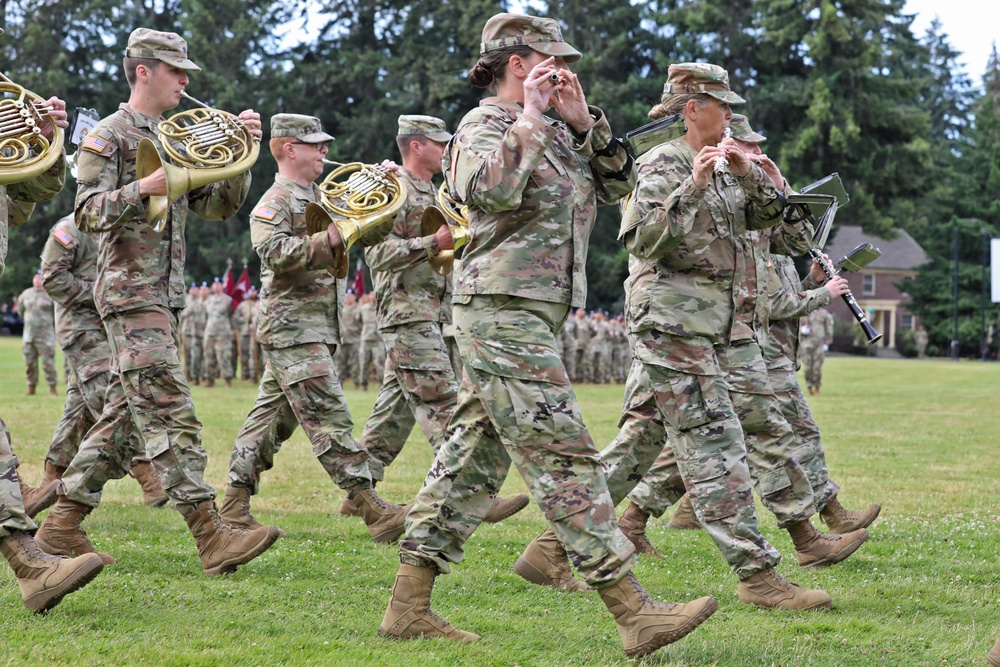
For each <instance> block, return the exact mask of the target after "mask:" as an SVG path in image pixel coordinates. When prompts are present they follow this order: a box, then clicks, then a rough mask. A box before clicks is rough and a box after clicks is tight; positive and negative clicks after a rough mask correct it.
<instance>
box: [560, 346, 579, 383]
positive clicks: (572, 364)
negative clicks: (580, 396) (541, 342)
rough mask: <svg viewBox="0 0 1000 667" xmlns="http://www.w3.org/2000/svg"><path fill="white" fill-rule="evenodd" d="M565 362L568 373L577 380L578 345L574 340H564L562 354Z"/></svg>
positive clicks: (572, 378)
mask: <svg viewBox="0 0 1000 667" xmlns="http://www.w3.org/2000/svg"><path fill="white" fill-rule="evenodd" d="M562 360H563V364H564V365H565V366H566V375H567V376H569V378H570V379H571V380H573V381H576V377H577V375H576V345H575V344H573V343H572V341H570V340H567V341H564V342H563V354H562Z"/></svg>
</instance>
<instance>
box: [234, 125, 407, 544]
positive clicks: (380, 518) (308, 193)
mask: <svg viewBox="0 0 1000 667" xmlns="http://www.w3.org/2000/svg"><path fill="white" fill-rule="evenodd" d="M332 140H333V137H332V136H330V135H329V134H327V133H326V132H324V131H323V127H322V125H321V124H320V121H319V119H318V118H315V117H313V116H304V115H300V114H277V115H275V116H272V117H271V140H270V150H271V154H272V155H273V156H274V159H275V161H276V162H277V163H278V173H277V175H276V176H275V179H274V183H273V184H272V185H271V187H270V188H269V189H268V190H267V192H265V193H264V196H263V197H262V198H261V200H260V202H258V204H257V206H256V207H254V209H253V213H252V214H251V217H250V239H251V241H252V242H253V246H254V250H255V251H256V253H257V254H258V255H259V256H260V261H261V304H260V321H259V326H258V329H257V333H258V335H259V336H260V342H261V345H262V347H263V350H264V357H265V360H266V364H265V365H264V374H263V376H262V377H261V380H260V386H259V388H258V390H257V398H256V399H255V400H254V405H253V408H252V409H251V410H250V413H249V414H248V415H247V418H246V420H245V421H244V422H243V427H242V428H241V429H240V432H239V434H238V435H237V436H236V442H235V443H234V445H233V452H232V455H231V456H230V459H229V486H228V487H227V488H226V500H225V503H224V504H223V506H222V512H221V515H222V518H223V519H224V520H225V521H226V522H227V523H229V524H232V525H235V526H241V527H244V528H248V529H255V528H257V527H259V526H260V524H259V523H258V522H257V519H256V518H254V516H253V515H252V514H251V513H250V497H251V496H252V495H254V494H256V493H257V491H258V488H259V486H260V476H261V473H263V472H264V471H265V470H269V469H270V468H271V467H272V466H273V465H274V456H275V454H276V453H277V452H278V450H279V449H280V448H281V445H282V443H283V442H285V441H286V440H287V439H288V438H290V437H291V436H292V433H294V432H295V429H296V427H298V426H299V425H301V426H302V429H303V430H304V431H305V432H306V436H307V437H308V438H309V442H310V443H311V445H312V451H313V455H314V456H315V457H316V459H317V460H318V461H319V463H320V464H321V465H322V466H323V470H325V471H326V473H327V475H329V476H330V479H331V481H333V483H334V484H336V485H337V486H338V487H340V488H341V489H343V490H345V491H347V494H348V498H349V499H350V500H351V501H352V503H353V504H354V506H355V507H357V509H358V513H359V514H360V515H361V517H362V519H363V520H364V522H365V524H366V526H367V527H368V533H369V535H371V537H372V539H373V540H374V541H375V542H391V541H392V540H395V539H396V538H397V537H399V534H400V533H401V532H403V519H404V518H405V515H406V508H405V507H402V506H399V505H390V504H389V503H387V502H385V501H384V500H383V499H382V498H381V497H380V496H379V495H378V494H377V493H376V492H375V489H374V476H373V474H372V468H373V467H374V465H375V462H374V459H373V458H372V456H371V454H370V453H369V452H368V451H367V450H366V449H365V448H364V447H362V446H360V445H359V444H358V442H357V441H356V440H355V439H354V436H353V435H352V431H353V428H354V424H353V422H352V421H351V414H350V411H349V410H348V407H347V400H346V399H345V398H344V392H343V388H342V386H341V384H340V380H339V378H338V377H337V369H336V366H335V365H334V362H333V353H334V350H335V348H336V346H337V345H338V344H339V343H340V335H341V333H340V324H339V322H338V316H339V310H340V308H339V305H338V302H339V300H340V299H341V298H342V295H343V294H344V292H343V291H342V287H343V281H341V280H337V279H336V278H334V276H333V275H331V274H330V272H329V271H328V269H330V268H332V267H333V266H334V265H335V261H336V257H335V254H334V253H335V251H336V250H337V249H338V248H341V247H343V243H344V241H343V240H342V239H341V236H340V233H339V232H338V230H337V226H336V225H335V224H333V223H331V224H330V225H329V226H328V227H327V229H324V230H322V231H319V232H316V233H313V234H309V233H308V229H307V227H306V221H305V210H306V206H307V205H308V204H310V203H316V202H319V201H320V198H321V196H322V195H321V194H320V191H319V188H318V187H317V185H316V183H315V181H316V179H317V178H319V177H320V176H321V175H322V173H323V158H324V157H325V156H326V152H327V143H328V142H329V141H332Z"/></svg>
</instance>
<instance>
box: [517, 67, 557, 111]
mask: <svg viewBox="0 0 1000 667" xmlns="http://www.w3.org/2000/svg"><path fill="white" fill-rule="evenodd" d="M555 62H556V59H555V58H546V59H545V60H543V61H542V62H540V63H538V64H537V65H535V66H534V67H532V68H531V71H530V72H528V76H527V77H526V78H525V79H524V84H523V86H524V115H525V116H534V117H541V115H542V114H543V113H545V112H546V111H547V110H548V108H549V107H550V106H552V98H553V97H555V92H556V90H557V88H556V86H554V85H553V84H552V82H551V81H550V80H549V77H550V76H551V75H552V74H553V73H555V71H556V68H555V66H554V65H555Z"/></svg>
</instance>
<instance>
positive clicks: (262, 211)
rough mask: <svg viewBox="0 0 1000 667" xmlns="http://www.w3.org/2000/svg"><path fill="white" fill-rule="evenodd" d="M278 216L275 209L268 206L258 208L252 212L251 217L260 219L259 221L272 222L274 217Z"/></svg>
mask: <svg viewBox="0 0 1000 667" xmlns="http://www.w3.org/2000/svg"><path fill="white" fill-rule="evenodd" d="M276 215H278V211H277V209H273V208H271V207H270V206H258V207H257V210H256V211H254V212H253V217H255V218H260V219H261V220H274V216H276Z"/></svg>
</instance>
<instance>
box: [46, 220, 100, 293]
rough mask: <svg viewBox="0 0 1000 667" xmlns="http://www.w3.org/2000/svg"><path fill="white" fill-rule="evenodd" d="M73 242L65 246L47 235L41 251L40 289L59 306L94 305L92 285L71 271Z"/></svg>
mask: <svg viewBox="0 0 1000 667" xmlns="http://www.w3.org/2000/svg"><path fill="white" fill-rule="evenodd" d="M67 238H70V237H67ZM74 241H75V239H74V240H71V241H69V245H67V244H66V243H63V242H62V241H60V240H59V239H58V238H57V237H56V236H55V234H49V238H48V239H47V240H46V241H45V248H44V250H42V287H44V288H45V291H46V292H47V293H48V295H49V296H50V297H52V299H53V300H55V301H56V302H57V303H59V304H60V305H63V306H69V305H71V304H75V303H85V304H90V305H94V283H92V282H90V281H89V280H86V279H84V278H81V277H80V276H77V275H74V274H73V271H72V269H73V261H74V259H75V258H76V248H77V243H75V242H74ZM95 307H96V306H95Z"/></svg>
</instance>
